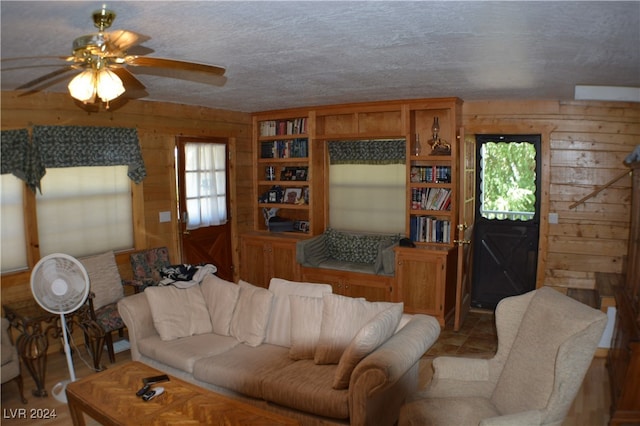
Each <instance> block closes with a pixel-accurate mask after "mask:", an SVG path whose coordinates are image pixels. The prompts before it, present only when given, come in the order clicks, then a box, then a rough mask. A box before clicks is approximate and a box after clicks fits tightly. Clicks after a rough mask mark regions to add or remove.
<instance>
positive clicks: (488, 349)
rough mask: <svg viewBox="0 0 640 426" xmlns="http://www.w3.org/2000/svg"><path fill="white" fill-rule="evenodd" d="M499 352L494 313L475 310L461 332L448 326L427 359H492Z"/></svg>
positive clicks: (428, 353) (450, 325) (470, 313)
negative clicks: (443, 357) (445, 356)
mask: <svg viewBox="0 0 640 426" xmlns="http://www.w3.org/2000/svg"><path fill="white" fill-rule="evenodd" d="M497 350H498V338H497V334H496V326H495V316H494V312H493V311H486V310H475V309H473V310H471V312H469V314H468V315H467V318H466V320H465V322H464V324H463V326H462V327H461V328H460V330H458V331H453V324H447V326H446V327H445V328H444V329H443V330H442V331H441V332H440V337H439V338H438V340H437V341H436V343H435V344H434V345H433V346H432V347H431V348H430V349H429V351H427V353H426V357H428V358H432V357H436V356H440V355H463V356H467V357H469V356H478V357H482V358H490V357H492V356H493V354H494V353H495V352H496V351H497Z"/></svg>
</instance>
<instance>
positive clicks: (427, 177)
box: [410, 166, 451, 183]
mask: <svg viewBox="0 0 640 426" xmlns="http://www.w3.org/2000/svg"><path fill="white" fill-rule="evenodd" d="M410 180H411V182H414V183H418V182H424V183H451V166H412V167H411V169H410Z"/></svg>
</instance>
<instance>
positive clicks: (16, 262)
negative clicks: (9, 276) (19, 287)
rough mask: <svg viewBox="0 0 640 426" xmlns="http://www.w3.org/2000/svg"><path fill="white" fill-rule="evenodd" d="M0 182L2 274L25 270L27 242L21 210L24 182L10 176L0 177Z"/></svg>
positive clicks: (0, 258)
mask: <svg viewBox="0 0 640 426" xmlns="http://www.w3.org/2000/svg"><path fill="white" fill-rule="evenodd" d="M0 182H1V184H2V188H1V189H2V192H0V229H1V231H0V241H1V242H2V245H1V247H0V251H1V253H2V254H1V257H0V261H1V262H2V272H3V273H4V272H11V271H16V270H19V269H26V268H27V242H26V239H25V228H24V212H23V208H22V202H23V188H24V182H23V181H21V180H20V179H18V178H17V177H15V176H13V175H11V174H4V175H0Z"/></svg>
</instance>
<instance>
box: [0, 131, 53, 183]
mask: <svg viewBox="0 0 640 426" xmlns="http://www.w3.org/2000/svg"><path fill="white" fill-rule="evenodd" d="M0 151H1V152H2V156H1V159H2V160H1V161H0V162H1V163H2V165H1V167H0V169H1V170H0V174H3V175H4V174H8V173H11V174H13V175H14V176H16V177H17V178H19V179H22V180H23V181H25V182H26V183H27V184H28V185H29V187H30V188H31V189H32V190H34V191H35V189H36V188H40V178H42V176H44V173H45V171H44V167H43V166H42V164H41V161H40V156H39V155H38V153H37V150H36V149H35V148H34V146H33V145H32V144H31V142H30V141H29V132H28V131H27V129H19V130H3V131H2V132H1V134H0Z"/></svg>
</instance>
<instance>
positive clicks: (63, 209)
mask: <svg viewBox="0 0 640 426" xmlns="http://www.w3.org/2000/svg"><path fill="white" fill-rule="evenodd" d="M36 208H37V218H38V235H39V240H40V255H41V256H46V255H48V254H51V253H56V252H62V253H66V254H69V255H72V256H85V255H90V254H96V253H101V252H105V251H109V250H114V251H115V250H123V249H128V248H132V247H133V246H134V241H133V212H132V205H131V181H130V180H129V178H128V177H127V166H108V167H70V168H51V169H47V174H46V175H45V176H44V178H43V179H42V194H39V193H38V194H37V195H36Z"/></svg>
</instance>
